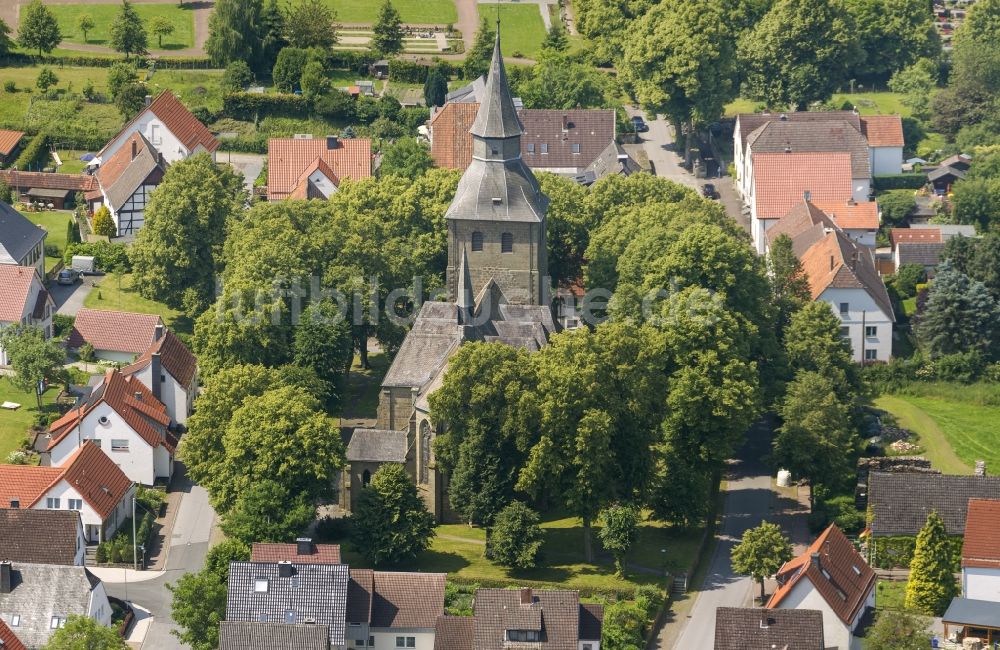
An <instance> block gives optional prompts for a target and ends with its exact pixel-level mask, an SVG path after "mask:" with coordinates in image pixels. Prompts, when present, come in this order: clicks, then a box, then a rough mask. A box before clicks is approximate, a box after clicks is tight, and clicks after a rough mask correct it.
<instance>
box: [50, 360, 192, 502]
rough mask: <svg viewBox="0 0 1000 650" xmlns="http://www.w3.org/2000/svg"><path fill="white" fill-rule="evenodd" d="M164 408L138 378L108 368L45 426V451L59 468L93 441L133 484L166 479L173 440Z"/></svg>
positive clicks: (171, 459) (174, 442)
mask: <svg viewBox="0 0 1000 650" xmlns="http://www.w3.org/2000/svg"><path fill="white" fill-rule="evenodd" d="M169 424H170V416H168V415H167V408H166V407H165V406H164V405H163V403H162V402H159V401H158V400H157V399H156V398H155V397H153V393H152V392H151V391H150V390H149V389H148V388H146V386H144V385H143V384H142V382H140V381H139V380H138V379H136V378H135V377H134V376H133V377H126V376H125V375H123V374H122V373H121V372H119V371H117V370H108V371H107V372H106V373H105V375H104V379H103V380H102V381H101V383H100V384H98V385H97V386H96V387H95V388H94V389H93V391H92V392H91V394H90V395H89V396H87V397H86V398H84V399H83V400H82V401H81V402H80V403H79V404H78V405H77V406H76V408H73V409H71V410H70V411H69V412H68V413H66V414H65V415H64V416H62V417H61V418H59V419H58V420H56V421H55V422H53V423H52V424H51V425H50V426H49V432H48V437H49V442H48V447H47V453H48V455H49V460H50V463H51V465H52V467H62V466H63V465H65V464H66V463H67V462H69V460H70V459H72V458H73V457H74V455H75V453H76V451H77V449H79V448H80V447H81V446H84V445H85V444H86V443H87V442H90V441H92V442H93V444H94V445H96V446H97V447H98V448H99V449H100V450H104V453H106V454H107V455H108V456H109V457H110V458H111V459H112V460H113V461H114V464H115V465H117V466H118V467H120V468H121V471H122V472H124V473H125V475H126V476H127V477H128V478H129V480H130V481H132V482H134V483H142V484H143V485H153V484H154V483H156V482H157V481H162V480H170V477H171V476H172V475H173V471H174V451H175V449H176V447H177V439H176V438H174V436H173V435H172V434H171V433H170V432H169V431H168V430H167V426H168V425H169Z"/></svg>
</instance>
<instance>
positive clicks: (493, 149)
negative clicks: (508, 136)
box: [490, 146, 500, 156]
mask: <svg viewBox="0 0 1000 650" xmlns="http://www.w3.org/2000/svg"><path fill="white" fill-rule="evenodd" d="M490 153H491V154H492V155H494V156H499V155H500V150H499V149H497V148H496V147H493V146H491V147H490Z"/></svg>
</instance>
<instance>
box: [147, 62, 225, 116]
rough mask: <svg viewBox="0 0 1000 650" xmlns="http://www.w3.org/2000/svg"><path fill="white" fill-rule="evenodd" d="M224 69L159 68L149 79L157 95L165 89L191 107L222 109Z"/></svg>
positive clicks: (154, 93) (150, 86)
mask: <svg viewBox="0 0 1000 650" xmlns="http://www.w3.org/2000/svg"><path fill="white" fill-rule="evenodd" d="M221 82H222V70H157V71H156V73H155V74H154V75H153V78H152V79H150V80H149V89H150V90H151V91H152V94H153V95H154V96H155V95H157V94H159V93H160V91H163V90H170V91H171V92H172V93H174V94H175V95H177V97H178V99H180V100H181V101H182V102H183V103H184V105H185V106H187V107H188V108H189V109H192V110H193V109H195V108H199V107H202V106H203V107H205V108H207V109H209V110H211V111H221V110H222V84H221Z"/></svg>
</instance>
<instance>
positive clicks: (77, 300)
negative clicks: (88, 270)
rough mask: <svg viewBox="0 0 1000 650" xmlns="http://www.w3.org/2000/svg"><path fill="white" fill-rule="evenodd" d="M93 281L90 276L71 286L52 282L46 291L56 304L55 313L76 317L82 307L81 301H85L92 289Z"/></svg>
mask: <svg viewBox="0 0 1000 650" xmlns="http://www.w3.org/2000/svg"><path fill="white" fill-rule="evenodd" d="M93 281H94V278H93V277H92V276H85V277H84V278H83V279H82V280H81V281H80V282H77V283H75V284H72V285H64V284H56V283H55V282H52V283H51V284H50V285H49V287H48V290H49V295H51V296H52V300H53V301H54V302H55V303H56V313H57V314H64V315H66V316H76V313H77V312H78V311H80V308H81V307H83V301H84V300H86V299H87V296H88V295H89V294H90V290H91V289H93V288H94V285H93Z"/></svg>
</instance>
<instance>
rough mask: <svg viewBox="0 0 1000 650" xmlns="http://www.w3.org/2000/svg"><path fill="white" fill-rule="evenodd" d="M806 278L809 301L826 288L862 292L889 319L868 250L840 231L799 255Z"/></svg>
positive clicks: (888, 306) (884, 293) (885, 294)
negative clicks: (809, 293)
mask: <svg viewBox="0 0 1000 650" xmlns="http://www.w3.org/2000/svg"><path fill="white" fill-rule="evenodd" d="M799 260H800V261H801V262H802V270H803V271H805V273H806V276H807V277H808V278H809V287H810V289H811V290H812V297H813V300H816V299H817V298H819V297H820V295H822V293H823V292H824V291H826V290H827V289H830V288H836V289H864V290H865V292H866V293H868V295H869V296H870V297H871V299H872V300H874V301H875V304H877V305H878V306H879V309H881V310H882V313H883V314H885V315H886V316H887V317H888V318H890V319H893V318H894V316H893V314H894V312H893V310H892V302H891V301H890V300H889V294H888V292H887V291H886V289H885V283H883V282H882V277H881V276H880V275H879V274H878V271H877V270H876V268H875V258H874V256H873V255H872V250H871V249H870V248H869V247H867V246H862V245H859V244H858V243H857V242H855V241H854V240H853V239H851V238H850V237H848V236H847V235H846V234H844V233H843V231H840V230H834V231H831V232H828V233H826V234H824V235H823V237H822V238H821V239H819V240H818V241H816V242H815V243H813V244H812V245H811V246H810V247H809V248H808V250H806V252H805V253H803V254H802V255H800V256H799Z"/></svg>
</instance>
